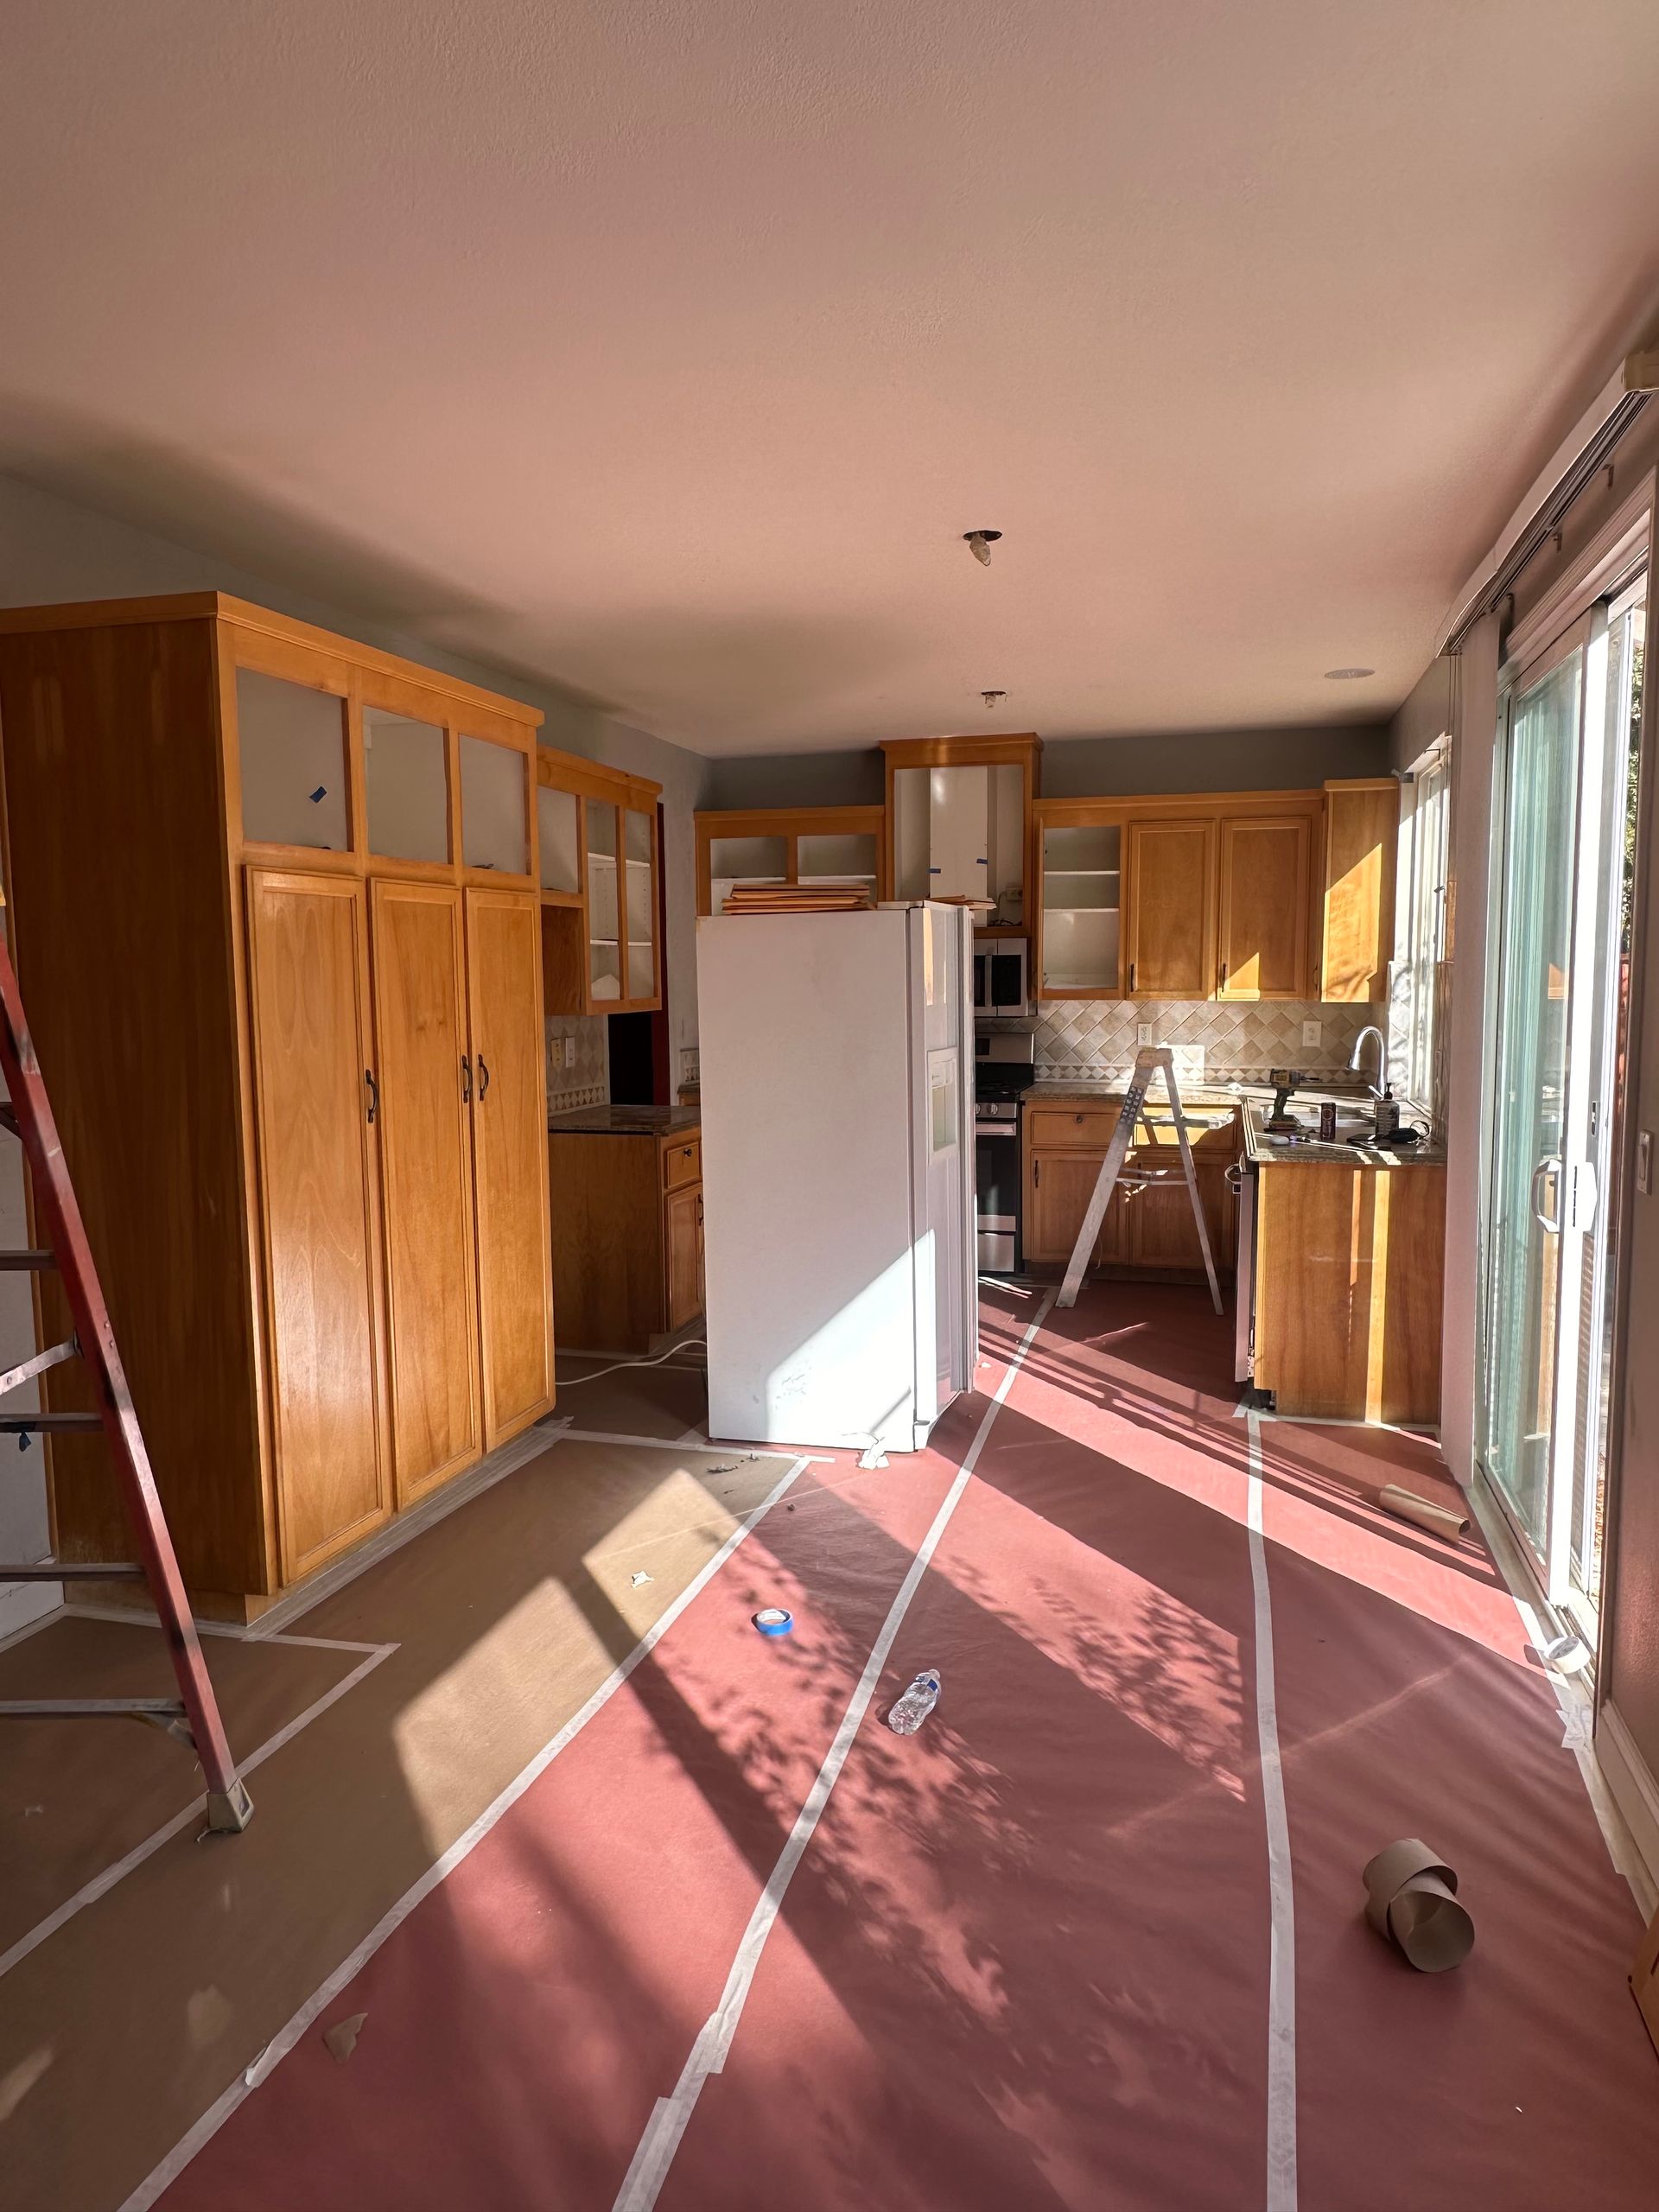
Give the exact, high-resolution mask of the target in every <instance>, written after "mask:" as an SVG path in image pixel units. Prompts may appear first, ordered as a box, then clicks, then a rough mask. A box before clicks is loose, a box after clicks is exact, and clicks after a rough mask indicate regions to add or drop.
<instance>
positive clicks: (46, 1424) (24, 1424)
mask: <svg viewBox="0 0 1659 2212" xmlns="http://www.w3.org/2000/svg"><path fill="white" fill-rule="evenodd" d="M103 1426H104V1416H103V1415H102V1414H0V1436H48V1435H50V1434H51V1433H53V1432H54V1431H61V1430H64V1429H72V1428H102V1427H103Z"/></svg>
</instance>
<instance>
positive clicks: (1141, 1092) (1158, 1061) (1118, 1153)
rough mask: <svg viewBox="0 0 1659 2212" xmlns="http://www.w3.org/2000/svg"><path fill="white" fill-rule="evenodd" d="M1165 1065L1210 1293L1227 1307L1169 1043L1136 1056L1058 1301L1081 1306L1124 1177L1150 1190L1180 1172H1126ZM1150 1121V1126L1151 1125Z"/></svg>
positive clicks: (1134, 1186)
mask: <svg viewBox="0 0 1659 2212" xmlns="http://www.w3.org/2000/svg"><path fill="white" fill-rule="evenodd" d="M1160 1071H1162V1074H1163V1078H1164V1089H1165V1090H1166V1091H1167V1092H1168V1094H1169V1109H1170V1116H1171V1118H1172V1119H1173V1122H1174V1124H1175V1135H1176V1136H1177V1138H1178V1139H1179V1141H1180V1147H1181V1172H1182V1173H1183V1174H1184V1175H1185V1178H1186V1188H1187V1192H1188V1195H1189V1196H1190V1197H1191V1198H1192V1218H1193V1220H1194V1221H1195V1222H1196V1223H1197V1224H1198V1249H1199V1250H1200V1251H1201V1252H1202V1253H1203V1254H1204V1271H1205V1274H1207V1275H1208V1276H1209V1278H1210V1296H1211V1300H1213V1301H1214V1305H1215V1308H1216V1311H1217V1313H1220V1312H1221V1310H1222V1307H1221V1285H1220V1284H1219V1283H1218V1282H1217V1280H1216V1262H1215V1259H1214V1256H1213V1255H1212V1254H1211V1249H1210V1231H1209V1228H1208V1226H1207V1225H1206V1224H1205V1218H1204V1201H1203V1199H1202V1198H1200V1197H1199V1196H1198V1171H1197V1169H1196V1168H1195V1167H1194V1166H1193V1165H1192V1145H1191V1143H1190V1142H1189V1141H1188V1139H1187V1134H1186V1116H1185V1115H1184V1114H1183V1113H1182V1111H1181V1096H1180V1093H1179V1091H1178V1090H1176V1088H1175V1055H1174V1054H1173V1052H1171V1050H1170V1048H1169V1046H1167V1045H1143V1046H1141V1050H1140V1051H1139V1052H1137V1053H1136V1054H1135V1073H1134V1074H1133V1075H1132V1076H1131V1077H1130V1078H1129V1087H1128V1090H1126V1091H1125V1092H1124V1094H1123V1104H1122V1108H1121V1109H1120V1110H1119V1113H1118V1116H1117V1127H1116V1128H1115V1129H1114V1130H1113V1131H1112V1135H1111V1141H1110V1142H1109V1144H1108V1146H1107V1147H1106V1157H1105V1159H1104V1160H1102V1161H1101V1163H1100V1173H1099V1176H1098V1177H1097V1178H1096V1183H1095V1189H1094V1195H1093V1197H1092V1198H1090V1201H1089V1205H1088V1209H1087V1211H1085V1212H1084V1217H1083V1226H1082V1228H1081V1229H1080V1230H1078V1231H1077V1243H1076V1244H1075V1245H1074V1246H1073V1247H1072V1249H1071V1260H1070V1262H1068V1264H1067V1267H1066V1270H1065V1281H1064V1282H1063V1283H1062V1284H1061V1285H1060V1294H1059V1296H1058V1298H1057V1299H1056V1300H1055V1301H1054V1302H1055V1304H1056V1305H1057V1306H1075V1305H1076V1304H1077V1289H1078V1286H1079V1285H1080V1284H1081V1283H1082V1281H1083V1277H1084V1270H1085V1268H1087V1267H1088V1265H1089V1255H1090V1253H1091V1252H1092V1251H1093V1250H1094V1249H1095V1239H1096V1236H1099V1234H1100V1224H1101V1223H1102V1222H1103V1221H1104V1220H1105V1218H1106V1209H1107V1207H1108V1206H1109V1205H1110V1204H1111V1198H1112V1192H1113V1189H1114V1188H1115V1186H1116V1184H1117V1183H1118V1182H1119V1181H1120V1180H1122V1184H1123V1186H1124V1188H1125V1189H1126V1190H1130V1189H1133V1190H1137V1191H1139V1190H1144V1189H1145V1188H1146V1187H1147V1185H1148V1184H1151V1183H1173V1181H1174V1180H1175V1177H1174V1175H1173V1173H1169V1172H1167V1171H1162V1172H1160V1171H1155V1170H1154V1171H1153V1172H1150V1173H1148V1172H1146V1171H1144V1170H1140V1169H1137V1170H1136V1171H1135V1173H1133V1174H1131V1175H1125V1174H1124V1173H1123V1162H1124V1160H1126V1159H1127V1158H1128V1151H1129V1147H1130V1146H1131V1145H1132V1144H1133V1143H1134V1141H1135V1128H1136V1125H1137V1123H1138V1122H1140V1120H1141V1116H1142V1115H1143V1114H1144V1113H1145V1112H1146V1109H1147V1084H1149V1083H1150V1082H1151V1081H1152V1078H1153V1077H1154V1075H1156V1074H1158V1073H1159V1072H1160ZM1150 1126H1151V1125H1150V1123H1148V1127H1150Z"/></svg>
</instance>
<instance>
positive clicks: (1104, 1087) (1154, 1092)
mask: <svg viewBox="0 0 1659 2212" xmlns="http://www.w3.org/2000/svg"><path fill="white" fill-rule="evenodd" d="M1127 1091H1128V1084H1127V1083H1125V1082H1123V1081H1122V1079H1121V1078H1113V1079H1112V1080H1109V1081H1107V1082H1104V1083H1033V1084H1032V1085H1031V1086H1030V1087H1029V1089H1027V1090H1022V1091H1021V1092H1020V1103H1021V1104H1022V1105H1025V1106H1121V1105H1122V1103H1123V1099H1124V1096H1125V1094H1126V1093H1127ZM1238 1103H1239V1101H1238V1100H1237V1099H1236V1097H1234V1096H1233V1094H1232V1092H1231V1091H1230V1090H1217V1088H1216V1087H1215V1086H1214V1085H1213V1084H1211V1085H1210V1086H1209V1087H1207V1088H1203V1089H1199V1090H1184V1091H1183V1092H1182V1093H1181V1107H1182V1110H1183V1111H1184V1112H1185V1115H1186V1116H1187V1117H1188V1119H1189V1120H1191V1119H1192V1118H1193V1117H1194V1116H1199V1117H1203V1118H1205V1119H1208V1118H1210V1117H1212V1116H1216V1115H1217V1114H1230V1113H1231V1112H1232V1111H1233V1109H1234V1108H1235V1107H1236V1105H1237V1104H1238ZM1147 1109H1148V1111H1149V1112H1150V1114H1151V1116H1152V1118H1153V1120H1154V1122H1156V1121H1160V1120H1163V1119H1166V1117H1167V1116H1168V1113H1169V1100H1168V1098H1167V1097H1166V1096H1165V1092H1164V1086H1163V1084H1162V1082H1161V1081H1160V1080H1159V1079H1157V1078H1154V1082H1153V1085H1152V1088H1151V1090H1148V1092H1147Z"/></svg>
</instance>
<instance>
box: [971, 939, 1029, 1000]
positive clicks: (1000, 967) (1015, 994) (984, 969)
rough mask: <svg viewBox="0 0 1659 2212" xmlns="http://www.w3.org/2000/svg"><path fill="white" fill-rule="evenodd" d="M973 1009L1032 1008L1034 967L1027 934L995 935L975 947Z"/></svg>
mask: <svg viewBox="0 0 1659 2212" xmlns="http://www.w3.org/2000/svg"><path fill="white" fill-rule="evenodd" d="M974 1012H975V1013H976V1014H1020V1015H1024V1014H1029V1013H1030V1012H1031V970H1030V963H1029V959H1028V957H1027V945H1026V940H1025V939H1024V938H1018V937H1003V938H990V939H988V941H987V942H986V943H984V944H976V946H975V947H974Z"/></svg>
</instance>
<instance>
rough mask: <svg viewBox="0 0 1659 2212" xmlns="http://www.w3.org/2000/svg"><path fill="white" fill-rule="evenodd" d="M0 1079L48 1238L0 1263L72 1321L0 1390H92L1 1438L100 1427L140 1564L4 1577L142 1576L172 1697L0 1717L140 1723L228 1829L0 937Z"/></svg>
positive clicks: (209, 1731)
mask: <svg viewBox="0 0 1659 2212" xmlns="http://www.w3.org/2000/svg"><path fill="white" fill-rule="evenodd" d="M0 1075H3V1076H4V1077H5V1084H6V1090H7V1091H8V1092H9V1094H10V1105H7V1104H6V1103H4V1102H3V1101H0V1126H3V1127H4V1128H9V1129H10V1131H11V1133H12V1135H14V1136H16V1137H19V1138H21V1139H22V1147H23V1154H24V1157H25V1158H26V1159H27V1160H28V1162H29V1173H30V1176H31V1178H32V1180H33V1184H34V1190H35V1221H36V1222H37V1224H39V1225H40V1229H41V1230H43V1232H44V1234H45V1236H46V1239H47V1243H46V1245H45V1247H43V1248H42V1249H39V1250H31V1251H26V1252H0V1268H8V1269H16V1268H25V1269H29V1270H31V1271H33V1272H35V1273H40V1272H41V1271H43V1270H46V1269H55V1271H56V1273H57V1274H58V1275H59V1277H60V1280H61V1281H62V1284H63V1288H64V1294H65V1296H66V1297H67V1300H68V1302H69V1312H70V1315H71V1318H72V1319H73V1323H74V1332H73V1335H72V1336H70V1337H67V1338H66V1339H65V1340H64V1342H63V1343H62V1344H54V1345H53V1346H52V1347H51V1349H50V1350H49V1351H40V1352H36V1353H35V1355H34V1357H32V1358H29V1359H25V1360H23V1361H22V1362H20V1363H19V1364H18V1365H17V1366H16V1367H11V1368H7V1369H5V1370H0V1397H4V1396H5V1395H7V1393H8V1392H10V1391H12V1390H15V1389H17V1387H18V1385H19V1384H20V1383H28V1382H30V1381H32V1380H33V1378H34V1377H35V1376H37V1375H43V1374H45V1372H46V1371H47V1370H48V1368H52V1367H57V1366H60V1365H61V1364H62V1363H63V1362H64V1361H65V1360H69V1359H77V1358H79V1359H84V1360H85V1361H86V1364H87V1366H88V1367H89V1368H90V1369H91V1370H92V1380H93V1383H94V1384H95V1386H96V1389H97V1394H98V1401H99V1411H98V1412H97V1413H44V1412H42V1413H35V1414H27V1413H25V1414H3V1413H0V1434H7V1435H13V1436H16V1435H33V1434H35V1433H39V1432H41V1431H44V1432H46V1433H48V1434H51V1433H60V1432H62V1431H65V1430H74V1429H93V1428H99V1427H101V1428H102V1429H103V1431H104V1433H105V1437H106V1438H107V1439H108V1440H109V1446H110V1454H111V1458H112V1459H113V1460H114V1462H115V1471H116V1474H117V1476H118V1479H119V1481H120V1484H121V1493H122V1497H123V1498H124V1502H125V1504H126V1509H127V1519H128V1522H129V1523H130V1527H131V1529H132V1533H133V1537H134V1542H135V1548H136V1549H137V1554H138V1557H137V1560H94V1561H91V1562H86V1561H82V1560H47V1561H44V1562H43V1563H41V1564H38V1565H30V1564H24V1565H12V1564H10V1563H4V1562H0V1582H112V1581H123V1582H139V1581H143V1582H147V1583H148V1584H149V1594H150V1599H151V1600H152V1602H153V1603H154V1605H155V1607H156V1613H157V1615H158V1616H159V1618H160V1620H161V1624H162V1631H163V1633H164V1634H165V1636H166V1637H167V1643H168V1652H169V1653H170V1655H171V1656H172V1661H173V1672H174V1674H175V1675H176V1676H177V1678H178V1685H179V1694H178V1696H177V1697H175V1698H159V1697H156V1698H145V1697H137V1698H135V1697H105V1698H79V1699H77V1698H24V1699H15V1698H14V1699H7V1700H0V1719H6V1720H50V1719H93V1720H102V1719H112V1718H118V1719H135V1720H145V1721H148V1722H149V1723H150V1724H151V1726H154V1727H156V1728H159V1729H161V1730H162V1732H163V1733H164V1734H167V1735H169V1736H172V1737H173V1738H175V1739H176V1740H177V1741H178V1742H180V1743H181V1744H184V1745H187V1746H188V1748H189V1749H190V1750H192V1751H194V1753H195V1755H196V1757H197V1758H198V1759H199V1760H200V1762H201V1770H202V1773H203V1775H204V1776H205V1777H206V1778H207V1825H208V1827H210V1828H219V1829H223V1830H226V1831H229V1832H232V1833H234V1832H235V1831H237V1830H238V1829H241V1828H245V1827H246V1826H247V1824H248V1822H249V1821H250V1820H251V1818H252V1816H253V1801H252V1799H251V1797H250V1796H248V1793H247V1789H246V1787H245V1784H244V1783H243V1782H242V1781H241V1779H240V1777H238V1774H237V1771H236V1763H235V1761H234V1760H233V1759H232V1757H231V1750H230V1745H228V1744H227V1743H226V1740H225V1725H224V1723H223V1721H222V1720H221V1719H219V1700H217V1698H215V1696H214V1695H213V1684H212V1682H211V1681H209V1680H208V1678H207V1667H206V1665H205V1664H204V1662H203V1660H202V1656H201V1645H200V1641H199V1640H198V1638H197V1636H196V1624H195V1620H194V1617H193V1615H192V1613H191V1611H190V1601H189V1599H188V1598H187V1597H186V1596H185V1594H184V1584H183V1581H182V1580H181V1577H180V1574H179V1563H178V1560H176V1559H175V1557H174V1555H173V1540H172V1538H171V1537H170V1536H169V1535H168V1532H167V1521H166V1517H165V1516H164V1515H163V1514H162V1502H161V1499H160V1498H159V1497H157V1495H156V1478H155V1477H154V1476H153V1475H152V1474H151V1472H150V1470H149V1453H148V1452H146V1451H145V1450H144V1440H143V1434H142V1433H140V1430H139V1427H138V1416H137V1414H136V1413H135V1412H134V1411H133V1405H132V1398H131V1395H130V1392H129V1391H128V1389H127V1378H126V1376H125V1375H124V1373H123V1372H122V1368H121V1355H120V1353H119V1352H118V1351H117V1350H116V1347H115V1332H114V1330H113V1329H112V1328H111V1326H110V1317H109V1313H108V1311H107V1309H106V1308H105V1304H104V1294H103V1292H102V1290H101V1289H100V1288H99V1281H98V1271H97V1269H96V1268H94V1267H93V1265H92V1252H91V1250H90V1249H89V1248H88V1246H87V1243H86V1227H85V1225H84V1224H83V1223H82V1221H81V1217H80V1208H79V1205H77V1204H76V1202H75V1193H74V1188H73V1185H72V1184H71V1182H70V1180H69V1170H68V1166H67V1163H66V1161H65V1160H64V1157H63V1147H62V1145H61V1144H60V1142H59V1140H58V1128H57V1123H56V1122H55V1121H54V1119H53V1116H52V1104H51V1101H50V1100H49V1099H48V1096H47V1095H46V1085H45V1084H44V1083H43V1082H42V1080H41V1065H40V1062H39V1061H38V1060H37V1059H36V1058H35V1046H34V1041H33V1039H31V1038H30V1036H29V1025H28V1024H27V1022H26V1021H25V1020H24V1019H23V1004H22V997H21V995H19V992H18V988H17V976H16V970H15V969H13V967H12V964H11V958H10V953H9V951H8V950H7V947H6V944H5V941H4V938H3V935H0Z"/></svg>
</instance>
